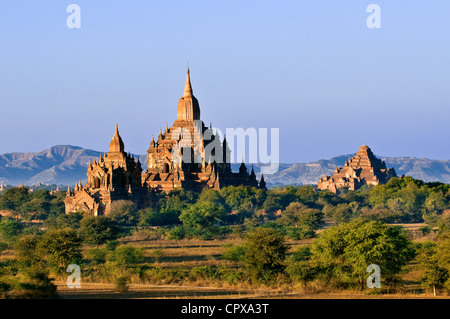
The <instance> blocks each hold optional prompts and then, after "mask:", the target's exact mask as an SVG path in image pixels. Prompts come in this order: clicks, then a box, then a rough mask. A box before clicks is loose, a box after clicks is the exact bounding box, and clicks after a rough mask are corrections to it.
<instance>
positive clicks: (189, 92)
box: [183, 67, 193, 97]
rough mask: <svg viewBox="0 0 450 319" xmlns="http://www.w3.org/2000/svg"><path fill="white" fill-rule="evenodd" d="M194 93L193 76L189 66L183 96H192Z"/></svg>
mask: <svg viewBox="0 0 450 319" xmlns="http://www.w3.org/2000/svg"><path fill="white" fill-rule="evenodd" d="M192 95H193V91H192V86H191V76H190V71H189V67H188V69H187V75H186V85H185V86H184V94H183V97H191V96H192Z"/></svg>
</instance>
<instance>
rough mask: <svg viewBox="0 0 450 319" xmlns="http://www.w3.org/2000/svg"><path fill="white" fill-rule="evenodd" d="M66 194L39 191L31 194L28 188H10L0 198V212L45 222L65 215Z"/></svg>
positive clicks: (44, 190)
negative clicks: (3, 211)
mask: <svg viewBox="0 0 450 319" xmlns="http://www.w3.org/2000/svg"><path fill="white" fill-rule="evenodd" d="M65 196H66V194H65V192H54V193H53V194H50V191H48V190H46V189H38V190H35V191H33V192H30V191H29V189H28V188H26V187H13V188H8V189H7V190H5V191H4V192H2V194H1V196H0V210H5V211H9V212H11V214H12V215H13V216H15V217H18V218H21V219H23V220H33V219H35V220H45V219H48V218H56V217H58V216H59V215H61V214H64V202H63V200H64V197H65Z"/></svg>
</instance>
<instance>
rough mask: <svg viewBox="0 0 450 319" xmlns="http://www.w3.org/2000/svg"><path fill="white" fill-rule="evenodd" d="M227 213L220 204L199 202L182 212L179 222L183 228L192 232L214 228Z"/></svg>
mask: <svg viewBox="0 0 450 319" xmlns="http://www.w3.org/2000/svg"><path fill="white" fill-rule="evenodd" d="M226 214H227V212H226V210H225V208H224V207H223V206H222V205H220V204H215V203H213V202H209V201H199V202H197V203H195V204H194V205H191V206H190V207H189V208H186V209H185V210H183V212H182V213H181V215H180V220H181V222H182V223H183V226H185V227H187V228H189V229H192V230H194V231H197V230H201V229H202V228H209V227H212V226H215V225H216V224H217V223H218V222H220V221H221V220H223V218H225V216H226Z"/></svg>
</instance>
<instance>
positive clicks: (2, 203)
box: [0, 187, 29, 213]
mask: <svg viewBox="0 0 450 319" xmlns="http://www.w3.org/2000/svg"><path fill="white" fill-rule="evenodd" d="M28 199H29V193H28V188H25V187H14V188H8V189H7V190H6V191H4V192H3V194H2V196H1V197H0V209H5V210H11V211H13V212H16V213H17V212H19V210H20V208H21V206H22V205H23V204H24V203H26V202H27V201H28Z"/></svg>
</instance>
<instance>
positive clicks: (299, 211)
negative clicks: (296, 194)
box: [281, 202, 323, 230]
mask: <svg viewBox="0 0 450 319" xmlns="http://www.w3.org/2000/svg"><path fill="white" fill-rule="evenodd" d="M322 218H323V213H322V212H321V211H320V210H318V209H313V208H308V207H307V206H305V205H304V204H302V203H299V202H292V203H290V204H289V206H288V207H286V210H285V211H284V212H283V213H282V217H281V220H282V221H284V222H285V223H286V224H287V225H292V226H294V227H303V228H305V229H308V230H316V229H318V228H319V227H320V225H321V224H322Z"/></svg>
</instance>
